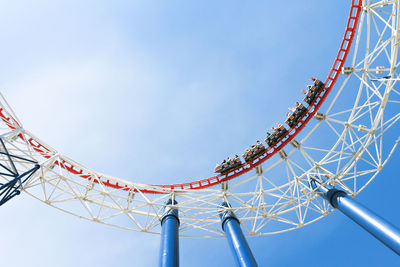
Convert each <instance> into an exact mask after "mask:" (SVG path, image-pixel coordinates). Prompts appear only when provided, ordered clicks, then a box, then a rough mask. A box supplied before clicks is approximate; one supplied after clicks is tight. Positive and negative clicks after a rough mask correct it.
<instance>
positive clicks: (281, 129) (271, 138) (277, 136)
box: [265, 125, 287, 147]
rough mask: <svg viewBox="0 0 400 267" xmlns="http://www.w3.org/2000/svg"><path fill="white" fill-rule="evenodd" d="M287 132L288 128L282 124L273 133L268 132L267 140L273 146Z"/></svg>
mask: <svg viewBox="0 0 400 267" xmlns="http://www.w3.org/2000/svg"><path fill="white" fill-rule="evenodd" d="M286 133H287V130H286V128H285V127H284V126H283V125H281V126H280V127H279V128H277V129H275V131H274V132H273V133H272V134H270V133H267V137H266V138H265V142H266V143H267V144H268V145H269V146H271V147H272V146H273V145H274V144H275V143H277V142H278V140H279V139H280V138H281V137H282V136H284V135H285V134H286Z"/></svg>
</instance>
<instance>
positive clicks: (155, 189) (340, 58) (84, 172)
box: [0, 0, 362, 194]
mask: <svg viewBox="0 0 400 267" xmlns="http://www.w3.org/2000/svg"><path fill="white" fill-rule="evenodd" d="M361 7H362V0H352V3H351V8H350V14H349V17H348V20H347V25H346V30H345V34H344V36H343V39H342V42H341V45H340V48H339V51H338V53H337V55H336V58H335V61H334V63H333V66H332V68H331V70H330V72H329V75H328V77H327V78H326V80H325V82H324V86H325V87H324V90H321V91H320V92H319V93H318V95H317V96H316V98H315V100H314V101H313V103H312V104H311V105H309V106H308V108H307V110H306V112H305V114H304V115H303V116H302V118H301V119H300V120H299V121H298V123H296V125H294V126H293V127H291V128H290V129H289V130H288V132H287V133H286V134H285V135H284V136H283V137H281V138H280V139H279V140H278V142H277V143H275V144H274V146H272V147H268V148H267V149H266V151H264V152H263V153H262V154H260V155H258V156H257V157H256V158H255V159H253V160H252V161H251V162H245V163H243V164H242V165H241V166H239V167H237V168H235V169H233V170H231V171H229V172H227V173H224V174H220V175H215V176H212V177H209V178H205V179H201V180H196V181H192V182H187V183H181V184H164V185H137V187H141V189H140V192H142V193H151V194H165V193H170V192H172V191H187V190H196V189H205V188H208V187H211V186H215V185H217V184H220V183H222V182H224V181H228V180H231V179H233V178H235V177H238V176H241V175H242V174H244V173H247V172H249V171H250V170H252V169H253V168H255V167H256V166H258V165H260V164H261V163H263V162H265V161H266V160H268V159H269V158H271V157H272V156H273V155H275V154H276V153H277V152H279V151H280V150H281V149H283V148H284V147H285V146H286V145H287V144H288V143H289V142H290V141H291V140H293V139H294V138H295V137H296V135H297V134H298V133H299V132H300V131H301V130H302V129H303V128H304V127H305V126H306V125H307V123H308V122H309V121H310V119H311V118H312V117H313V116H314V115H315V114H316V112H317V111H318V109H319V108H320V106H321V105H322V104H323V103H324V101H325V99H326V98H327V96H328V95H329V93H330V91H331V90H332V88H333V86H334V85H335V83H336V80H337V78H338V76H339V74H340V72H341V71H342V68H343V65H344V63H345V61H346V58H347V56H348V54H349V51H350V48H351V45H352V42H353V38H354V35H355V32H356V28H357V25H358V20H359V17H360V11H361ZM0 118H1V119H2V120H3V121H4V122H5V123H6V125H7V126H8V127H9V128H10V129H11V130H15V131H19V129H21V128H22V127H21V124H20V123H19V122H18V120H17V119H16V117H15V116H13V114H12V113H11V112H10V110H7V108H6V107H5V106H0ZM18 136H19V138H20V139H22V140H23V141H24V142H26V143H27V144H28V145H29V146H30V147H31V148H32V149H33V150H34V151H36V152H38V153H39V154H41V155H42V156H43V157H44V158H45V159H47V160H50V159H52V158H53V157H55V156H56V155H57V156H59V155H58V153H57V152H56V151H55V150H54V149H52V148H51V147H49V146H48V145H46V144H45V143H44V142H42V141H40V140H39V139H38V138H36V137H34V136H33V135H31V134H30V133H29V132H27V131H26V130H24V134H22V133H20V134H18ZM54 164H56V165H58V166H60V167H61V168H63V169H65V170H67V171H68V172H70V173H71V174H74V175H77V176H80V177H81V178H83V179H87V180H89V181H91V182H94V183H98V184H101V185H103V186H107V187H111V188H115V189H122V190H126V191H138V189H136V187H133V186H132V185H131V184H130V183H129V182H126V181H123V180H120V179H116V178H113V177H107V176H106V175H102V174H98V173H96V175H94V174H93V173H95V172H93V171H91V170H88V169H87V168H86V167H84V166H81V165H80V164H78V163H76V162H74V161H72V160H70V159H68V158H66V157H64V156H63V157H58V159H57V160H56V161H55V162H54Z"/></svg>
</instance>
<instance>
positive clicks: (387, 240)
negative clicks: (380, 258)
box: [310, 178, 400, 255]
mask: <svg viewBox="0 0 400 267" xmlns="http://www.w3.org/2000/svg"><path fill="white" fill-rule="evenodd" d="M310 184H311V187H312V188H313V189H315V190H316V191H317V192H318V193H319V194H321V196H322V197H324V198H325V199H326V200H328V201H329V203H330V204H331V205H332V206H333V207H334V208H337V209H338V210H340V211H341V212H342V213H343V214H345V215H346V216H347V217H349V218H350V219H352V220H353V221H354V222H356V223H357V224H358V225H360V226H361V227H362V228H364V229H365V230H367V231H368V232H369V233H370V234H372V235H373V236H374V237H375V238H376V239H378V240H379V241H381V242H382V243H383V244H385V245H386V246H387V247H388V248H390V249H391V250H393V251H394V252H395V253H397V254H398V255H400V229H399V228H397V227H395V226H394V225H392V224H391V223H389V222H388V221H386V220H385V219H383V218H382V217H380V216H379V215H377V214H375V213H374V212H372V211H371V210H369V209H368V208H366V207H364V206H363V205H361V204H360V203H358V202H357V201H355V200H354V199H352V198H350V197H348V195H347V194H346V193H345V192H344V191H341V190H338V189H335V188H329V187H328V186H326V185H322V184H321V183H320V182H319V181H317V180H316V179H315V178H311V180H310Z"/></svg>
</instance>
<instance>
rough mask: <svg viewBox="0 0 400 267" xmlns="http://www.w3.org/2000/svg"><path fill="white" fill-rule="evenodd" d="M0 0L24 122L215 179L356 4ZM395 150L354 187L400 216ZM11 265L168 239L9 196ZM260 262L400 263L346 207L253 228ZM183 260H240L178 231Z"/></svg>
mask: <svg viewBox="0 0 400 267" xmlns="http://www.w3.org/2000/svg"><path fill="white" fill-rule="evenodd" d="M82 2H83V1H17V0H16V1H1V0H0V32H1V35H0V47H1V50H0V60H1V61H0V62H1V64H0V78H1V79H0V87H1V88H2V93H3V94H4V95H5V97H6V98H7V100H8V101H9V103H10V104H11V106H12V107H13V108H14V110H15V111H16V113H17V115H18V116H19V118H20V120H21V121H22V122H23V124H24V126H25V128H26V129H28V130H30V131H31V132H33V133H34V134H35V135H36V136H38V137H39V138H41V139H43V140H45V141H46V143H48V144H50V145H51V146H53V147H54V148H56V149H57V150H59V151H61V152H62V153H63V154H66V155H67V156H69V157H71V158H72V159H74V160H76V161H78V162H81V163H83V164H85V165H87V166H88V167H90V168H92V169H95V170H98V171H100V172H103V173H107V174H111V175H114V176H118V177H121V178H123V179H126V180H131V181H135V182H143V183H172V182H183V181H188V180H192V179H193V178H199V177H206V176H209V175H210V174H211V173H212V169H213V167H214V166H215V163H216V162H217V161H219V160H220V159H222V158H224V157H226V156H227V155H230V154H233V153H237V152H240V151H243V150H244V148H245V147H246V146H247V145H249V144H250V143H252V142H253V141H254V140H255V139H258V138H262V137H263V135H264V133H265V130H266V129H268V128H269V127H270V126H271V125H272V124H273V123H275V122H277V121H281V120H283V117H284V114H285V112H286V110H287V107H288V106H291V105H292V104H293V103H294V102H295V101H296V100H297V99H298V98H299V97H300V91H299V90H300V89H301V88H302V87H304V84H306V83H307V79H308V78H309V77H310V76H318V77H325V76H326V74H327V72H328V70H329V68H330V67H331V64H332V63H333V59H334V56H335V55H336V52H337V50H338V47H339V44H340V40H341V37H342V35H343V32H344V28H345V23H346V18H347V15H348V9H349V3H347V2H348V1H317V0H305V1H285V2H284V1H263V2H262V3H261V1H248V2H246V3H243V2H242V1H84V3H82ZM399 159H400V155H399V153H395V155H394V156H393V158H392V160H391V161H390V162H389V164H388V165H387V166H386V168H385V169H384V170H383V171H382V173H381V174H380V175H379V176H378V177H377V179H375V181H374V182H372V183H371V184H370V185H369V186H368V187H367V189H366V190H365V191H363V192H362V193H361V194H360V195H359V196H357V199H358V200H359V201H360V202H363V203H364V204H366V205H367V206H369V207H370V208H371V209H373V210H375V211H377V212H378V213H379V214H381V215H382V216H383V217H386V218H387V219H389V220H390V221H391V222H393V223H394V224H396V225H400V215H399V212H398V203H399V200H398V198H397V197H395V196H396V195H397V194H398V190H397V188H398V187H399V185H400V183H399V181H398V180H397V177H398V172H399V171H400V166H399V164H397V162H398V161H399ZM0 213H1V218H2V219H1V220H0V227H1V230H2V233H3V234H2V238H1V239H2V241H1V242H0V251H2V253H1V255H2V256H3V257H2V265H4V266H99V267H100V266H104V267H105V266H155V265H156V264H157V262H158V249H159V236H153V235H148V234H143V233H136V232H128V231H123V230H119V229H114V228H110V227H107V226H103V225H99V224H95V223H90V222H87V221H83V220H79V219H76V218H74V217H72V216H70V215H67V214H64V213H61V212H59V211H57V210H55V209H51V208H49V207H48V206H46V205H44V204H42V203H41V202H38V201H36V200H34V199H32V198H30V197H29V196H20V197H18V198H16V199H14V200H13V201H10V202H9V203H7V205H4V206H2V207H1V209H0ZM248 241H249V243H250V246H251V248H252V250H253V252H254V254H255V257H256V259H257V261H258V263H259V265H260V266H306V265H307V266H338V265H341V266H395V265H398V264H400V260H399V258H398V256H395V255H394V253H392V252H391V251H390V250H389V249H387V248H386V247H384V246H383V245H381V244H380V243H379V242H378V241H376V240H375V239H374V238H373V237H371V236H369V235H368V234H367V233H366V232H364V231H363V230H362V229H360V228H359V227H358V226H356V225H355V224H354V223H353V222H351V221H350V220H349V219H347V218H345V217H344V216H343V215H341V214H340V213H338V212H334V213H333V214H331V215H329V216H327V217H326V218H324V219H322V220H320V221H318V222H316V223H314V224H312V225H309V226H306V227H303V228H301V229H299V230H295V231H291V232H288V233H284V234H280V235H274V236H265V237H259V238H250V239H248ZM180 253H181V266H193V267H195V266H230V265H233V264H234V263H233V260H232V257H231V254H230V251H229V247H228V244H227V242H226V240H224V239H206V240H205V239H181V250H180Z"/></svg>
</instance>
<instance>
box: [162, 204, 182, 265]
mask: <svg viewBox="0 0 400 267" xmlns="http://www.w3.org/2000/svg"><path fill="white" fill-rule="evenodd" d="M177 203H178V202H176V201H175V200H171V199H169V200H168V201H167V203H166V205H167V206H166V207H165V210H164V215H163V217H162V218H161V227H162V230H161V247H160V264H159V266H160V267H178V266H179V235H178V231H179V217H178V210H177V209H176V208H175V207H174V205H176V204H177Z"/></svg>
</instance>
